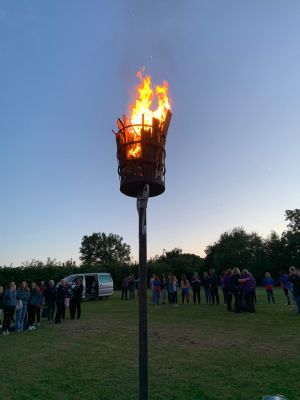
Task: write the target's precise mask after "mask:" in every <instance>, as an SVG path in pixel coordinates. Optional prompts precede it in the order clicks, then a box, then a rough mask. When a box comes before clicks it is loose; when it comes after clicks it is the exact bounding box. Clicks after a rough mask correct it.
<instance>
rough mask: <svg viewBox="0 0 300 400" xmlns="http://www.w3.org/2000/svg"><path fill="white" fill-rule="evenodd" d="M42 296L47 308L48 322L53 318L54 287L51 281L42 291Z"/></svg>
mask: <svg viewBox="0 0 300 400" xmlns="http://www.w3.org/2000/svg"><path fill="white" fill-rule="evenodd" d="M44 296H45V302H46V304H47V307H48V321H50V320H51V319H53V316H54V312H55V299H56V287H55V285H54V281H53V280H51V281H49V285H48V286H47V287H46V289H45V290H44Z"/></svg>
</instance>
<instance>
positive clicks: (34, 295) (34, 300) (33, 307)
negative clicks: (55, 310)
mask: <svg viewBox="0 0 300 400" xmlns="http://www.w3.org/2000/svg"><path fill="white" fill-rule="evenodd" d="M40 304H42V294H41V292H40V290H39V287H38V285H37V284H36V282H32V284H31V290H30V296H29V300H28V306H27V309H28V330H29V331H34V330H35V329H36V316H37V309H38V307H40Z"/></svg>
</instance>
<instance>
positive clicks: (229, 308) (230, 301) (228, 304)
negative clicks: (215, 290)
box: [226, 290, 232, 311]
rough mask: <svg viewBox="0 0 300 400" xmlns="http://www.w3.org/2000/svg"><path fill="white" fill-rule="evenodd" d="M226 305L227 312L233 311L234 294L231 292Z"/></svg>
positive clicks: (228, 294)
mask: <svg viewBox="0 0 300 400" xmlns="http://www.w3.org/2000/svg"><path fill="white" fill-rule="evenodd" d="M226 305H227V311H231V305H232V292H231V291H230V290H228V293H227V298H226Z"/></svg>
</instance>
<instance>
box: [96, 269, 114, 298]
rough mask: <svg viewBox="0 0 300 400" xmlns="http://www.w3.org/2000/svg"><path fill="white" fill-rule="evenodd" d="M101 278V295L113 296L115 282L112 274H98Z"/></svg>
mask: <svg viewBox="0 0 300 400" xmlns="http://www.w3.org/2000/svg"><path fill="white" fill-rule="evenodd" d="M98 278H99V296H101V297H103V296H105V297H106V296H111V295H112V293H113V282H112V277H111V275H110V274H103V275H100V274H99V275H98Z"/></svg>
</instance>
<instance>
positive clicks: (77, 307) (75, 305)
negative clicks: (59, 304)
mask: <svg viewBox="0 0 300 400" xmlns="http://www.w3.org/2000/svg"><path fill="white" fill-rule="evenodd" d="M76 311H77V319H79V318H80V315H81V300H78V299H72V300H71V303H70V316H71V318H72V319H74V318H75V313H76Z"/></svg>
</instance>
